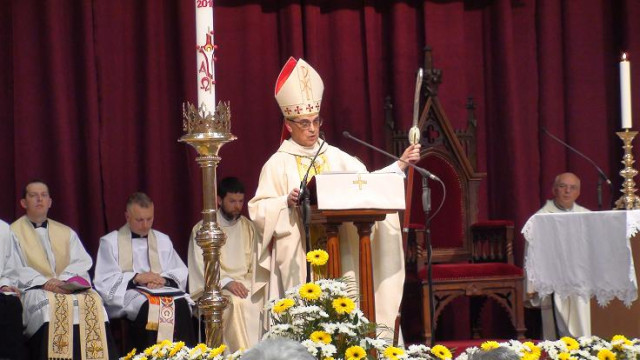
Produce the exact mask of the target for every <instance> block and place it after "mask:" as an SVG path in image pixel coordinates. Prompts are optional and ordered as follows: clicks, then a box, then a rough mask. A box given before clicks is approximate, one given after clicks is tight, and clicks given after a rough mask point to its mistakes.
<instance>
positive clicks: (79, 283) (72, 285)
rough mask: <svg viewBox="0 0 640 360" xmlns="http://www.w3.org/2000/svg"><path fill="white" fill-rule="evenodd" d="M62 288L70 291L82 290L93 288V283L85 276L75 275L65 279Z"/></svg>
mask: <svg viewBox="0 0 640 360" xmlns="http://www.w3.org/2000/svg"><path fill="white" fill-rule="evenodd" d="M60 287H61V288H63V289H65V290H69V291H73V292H76V291H82V290H87V289H91V284H90V283H89V282H88V281H87V280H85V279H84V278H83V277H80V276H74V277H72V278H69V279H68V280H67V281H65V283H64V285H62V286H60Z"/></svg>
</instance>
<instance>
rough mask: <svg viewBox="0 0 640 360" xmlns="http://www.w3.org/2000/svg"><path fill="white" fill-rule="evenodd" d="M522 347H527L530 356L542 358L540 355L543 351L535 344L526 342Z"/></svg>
mask: <svg viewBox="0 0 640 360" xmlns="http://www.w3.org/2000/svg"><path fill="white" fill-rule="evenodd" d="M522 345H524V346H526V347H527V348H528V349H529V351H527V352H528V353H530V354H535V355H538V356H540V354H542V350H541V349H540V347H539V346H538V345H536V344H534V343H532V342H531V341H525V342H524V343H522Z"/></svg>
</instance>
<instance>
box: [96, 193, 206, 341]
mask: <svg viewBox="0 0 640 360" xmlns="http://www.w3.org/2000/svg"><path fill="white" fill-rule="evenodd" d="M153 216H154V205H153V202H152V201H151V199H150V198H149V196H147V195H146V194H144V193H141V192H136V193H134V194H132V195H131V196H130V197H129V199H128V201H127V205H126V211H125V218H126V221H127V222H126V224H124V225H123V226H122V227H121V228H120V229H119V230H114V231H112V232H110V233H109V234H107V235H105V236H103V237H102V238H100V247H99V248H98V256H97V259H96V272H95V278H96V279H95V283H96V290H98V292H99V293H100V295H102V298H103V299H104V302H105V306H106V308H107V312H108V313H109V317H111V318H118V317H126V318H127V319H128V320H129V321H130V325H131V326H130V335H131V336H130V340H131V342H132V343H133V344H132V345H133V347H135V348H136V349H138V350H144V349H145V348H147V347H149V346H151V345H154V344H156V343H157V342H160V341H162V340H170V341H184V342H185V343H186V344H187V345H189V346H192V345H194V343H195V335H194V331H193V324H192V322H191V308H190V306H191V304H193V302H192V301H191V299H190V298H189V296H188V295H187V294H186V293H184V291H185V290H186V285H187V275H188V269H187V267H186V266H185V264H184V262H183V261H182V259H180V256H179V255H178V253H177V252H176V251H175V250H174V248H173V243H172V242H171V239H170V238H169V237H168V236H167V235H165V234H163V233H161V232H160V231H158V230H155V229H152V225H153ZM167 314H168V315H169V317H166V318H165V317H164V316H165V315H167Z"/></svg>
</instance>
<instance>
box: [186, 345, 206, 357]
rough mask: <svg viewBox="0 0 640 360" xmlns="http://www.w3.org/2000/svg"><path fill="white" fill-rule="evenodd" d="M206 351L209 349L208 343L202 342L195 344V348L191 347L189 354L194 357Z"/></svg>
mask: <svg viewBox="0 0 640 360" xmlns="http://www.w3.org/2000/svg"><path fill="white" fill-rule="evenodd" d="M205 351H207V345H205V344H203V343H200V344H198V345H196V346H194V347H193V349H191V351H189V356H190V357H193V356H195V355H196V354H204V352H205Z"/></svg>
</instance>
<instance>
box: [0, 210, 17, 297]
mask: <svg viewBox="0 0 640 360" xmlns="http://www.w3.org/2000/svg"><path fill="white" fill-rule="evenodd" d="M14 246H15V243H14V242H13V238H12V237H11V228H10V227H9V224H7V223H6V222H4V221H2V220H0V259H2V260H1V261H2V262H1V263H0V287H2V286H17V285H18V281H17V280H16V279H11V278H9V277H7V273H8V272H9V270H10V269H11V268H12V267H15V266H16V264H19V260H18V258H17V256H16V254H17V252H16V251H15V250H17V249H16V248H15V247H14Z"/></svg>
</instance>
